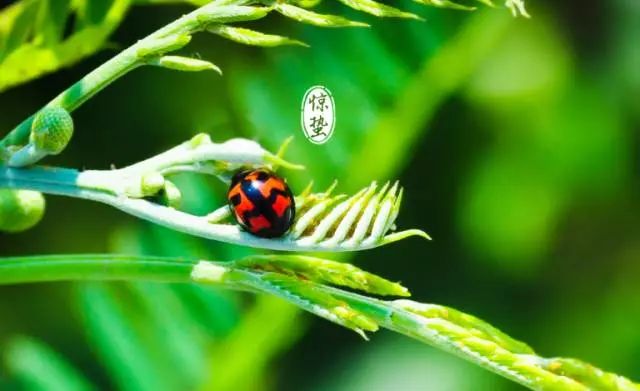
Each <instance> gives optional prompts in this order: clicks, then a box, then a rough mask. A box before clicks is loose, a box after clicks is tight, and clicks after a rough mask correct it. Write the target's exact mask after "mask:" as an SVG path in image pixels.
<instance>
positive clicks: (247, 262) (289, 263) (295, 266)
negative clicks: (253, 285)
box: [234, 255, 410, 296]
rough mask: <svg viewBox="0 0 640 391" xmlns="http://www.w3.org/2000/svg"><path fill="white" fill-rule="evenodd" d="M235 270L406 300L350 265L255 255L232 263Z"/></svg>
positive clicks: (398, 289)
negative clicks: (252, 270) (281, 275)
mask: <svg viewBox="0 0 640 391" xmlns="http://www.w3.org/2000/svg"><path fill="white" fill-rule="evenodd" d="M234 265H237V266H238V267H248V268H252V269H256V270H262V271H268V272H278V273H283V274H287V275H289V276H292V277H298V278H300V277H302V278H305V279H309V280H311V281H315V282H319V283H329V284H333V285H338V286H346V287H349V288H353V289H357V290H361V291H364V292H368V293H373V294H377V295H392V296H409V295H410V294H409V291H408V290H407V288H405V287H403V286H402V285H400V284H398V283H395V282H391V281H389V280H387V279H384V278H382V277H379V276H376V275H375V274H371V273H368V272H366V271H364V270H362V269H360V268H358V267H355V266H353V265H351V264H349V263H343V262H336V261H331V260H328V259H322V258H315V257H310V256H305V255H255V256H249V257H247V258H243V259H241V260H238V261H235V262H234Z"/></svg>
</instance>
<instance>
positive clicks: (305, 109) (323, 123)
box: [300, 86, 336, 144]
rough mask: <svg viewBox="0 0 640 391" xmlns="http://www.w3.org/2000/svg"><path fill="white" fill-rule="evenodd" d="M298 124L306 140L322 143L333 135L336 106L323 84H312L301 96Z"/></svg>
mask: <svg viewBox="0 0 640 391" xmlns="http://www.w3.org/2000/svg"><path fill="white" fill-rule="evenodd" d="M300 124H301V125H302V131H303V132H304V135H305V136H306V137H307V140H309V141H311V142H312V143H314V144H324V143H326V142H327V141H328V140H329V138H331V136H332V135H333V130H334V128H335V124H336V107H335V101H334V100H333V95H331V92H330V91H329V90H328V89H327V88H326V87H324V86H313V87H311V88H309V89H308V90H307V92H306V93H305V94H304V97H303V98H302V107H301V110H300Z"/></svg>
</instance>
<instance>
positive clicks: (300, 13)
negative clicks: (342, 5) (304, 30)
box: [274, 3, 369, 27]
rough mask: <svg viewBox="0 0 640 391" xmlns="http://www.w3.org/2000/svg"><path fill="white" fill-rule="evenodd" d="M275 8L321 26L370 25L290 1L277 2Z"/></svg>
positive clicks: (295, 17)
mask: <svg viewBox="0 0 640 391" xmlns="http://www.w3.org/2000/svg"><path fill="white" fill-rule="evenodd" d="M274 9H275V10H276V11H278V12H279V13H281V14H282V15H284V16H286V17H288V18H291V19H294V20H297V21H299V22H302V23H308V24H312V25H314V26H320V27H369V25H368V24H366V23H361V22H355V21H353V20H349V19H346V18H343V17H342V16H336V15H323V14H318V13H316V12H313V11H309V10H306V9H304V8H300V7H296V6H295V5H291V4H288V3H275V4H274Z"/></svg>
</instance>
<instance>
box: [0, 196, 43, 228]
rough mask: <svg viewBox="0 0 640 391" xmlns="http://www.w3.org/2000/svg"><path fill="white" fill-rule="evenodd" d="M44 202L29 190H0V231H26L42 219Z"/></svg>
mask: <svg viewBox="0 0 640 391" xmlns="http://www.w3.org/2000/svg"><path fill="white" fill-rule="evenodd" d="M44 209H45V201H44V197H43V196H42V194H41V193H39V192H37V191H31V190H11V189H0V231H5V232H20V231H24V230H27V229H29V228H31V227H33V226H34V225H36V224H38V222H39V221H40V220H41V219H42V216H43V215H44Z"/></svg>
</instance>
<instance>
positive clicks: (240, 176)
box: [231, 168, 273, 187]
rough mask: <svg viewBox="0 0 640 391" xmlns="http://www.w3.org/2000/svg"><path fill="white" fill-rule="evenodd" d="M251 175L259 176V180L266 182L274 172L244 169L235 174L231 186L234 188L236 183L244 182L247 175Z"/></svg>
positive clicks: (263, 169)
mask: <svg viewBox="0 0 640 391" xmlns="http://www.w3.org/2000/svg"><path fill="white" fill-rule="evenodd" d="M251 173H256V174H258V177H257V179H258V180H261V181H264V180H266V179H267V178H269V176H270V175H273V174H272V172H271V171H269V170H268V169H266V168H249V169H242V170H240V171H238V172H236V173H235V174H233V176H232V177H231V186H232V187H233V185H235V184H236V183H238V182H240V181H242V180H243V179H244V178H245V177H246V176H247V175H249V174H251Z"/></svg>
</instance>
